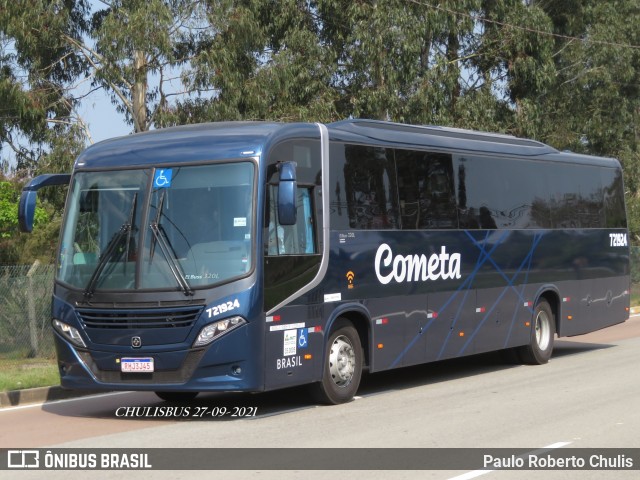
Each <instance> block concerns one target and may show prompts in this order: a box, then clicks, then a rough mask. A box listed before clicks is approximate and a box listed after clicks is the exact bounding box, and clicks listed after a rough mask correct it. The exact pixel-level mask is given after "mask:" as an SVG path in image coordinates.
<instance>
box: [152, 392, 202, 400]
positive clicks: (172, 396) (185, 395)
mask: <svg viewBox="0 0 640 480" xmlns="http://www.w3.org/2000/svg"><path fill="white" fill-rule="evenodd" d="M198 393H200V392H155V394H156V395H157V396H158V397H160V398H161V399H162V400H164V401H165V402H188V401H189V400H193V399H194V398H196V397H197V396H198Z"/></svg>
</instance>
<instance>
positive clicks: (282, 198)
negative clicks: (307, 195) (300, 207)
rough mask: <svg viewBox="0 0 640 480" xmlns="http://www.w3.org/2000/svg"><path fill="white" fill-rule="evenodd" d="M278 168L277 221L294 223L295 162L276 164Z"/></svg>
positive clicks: (285, 223)
mask: <svg viewBox="0 0 640 480" xmlns="http://www.w3.org/2000/svg"><path fill="white" fill-rule="evenodd" d="M278 169H279V170H280V177H279V182H280V183H279V184H278V222H279V223H280V225H295V224H296V192H297V190H298V182H297V180H296V162H282V163H279V164H278Z"/></svg>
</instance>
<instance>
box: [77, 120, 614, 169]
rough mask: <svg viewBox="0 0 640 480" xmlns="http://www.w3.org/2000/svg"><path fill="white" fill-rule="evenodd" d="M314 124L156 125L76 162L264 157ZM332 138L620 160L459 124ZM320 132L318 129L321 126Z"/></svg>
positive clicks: (368, 124) (342, 127) (376, 127)
mask: <svg viewBox="0 0 640 480" xmlns="http://www.w3.org/2000/svg"><path fill="white" fill-rule="evenodd" d="M315 128H316V127H315V125H313V124H301V123H275V122H219V123H202V124H196V125H185V126H179V127H170V128H164V129H159V130H152V131H149V132H145V133H139V134H133V135H128V136H125V137H119V138H114V139H110V140H105V141H103V142H100V143H97V144H95V145H93V146H91V147H89V148H88V149H87V150H85V151H84V152H83V153H82V154H81V155H80V156H79V157H78V160H77V161H76V165H75V166H76V167H80V168H105V167H106V168H108V167H124V166H131V167H135V166H142V165H150V164H153V165H161V164H163V163H175V161H176V159H180V160H181V161H184V162H198V161H211V160H221V159H228V158H242V157H253V156H258V155H260V154H261V153H262V151H263V150H264V148H265V145H267V144H269V143H271V142H273V141H274V140H276V139H284V138H296V137H299V136H306V137H307V138H308V137H309V134H310V132H311V130H312V129H313V130H315ZM327 128H328V130H329V138H330V139H331V140H332V141H337V142H346V143H356V144H361V145H374V146H381V147H396V148H419V149H429V148H433V149H437V150H439V151H450V152H459V153H465V152H468V153H471V152H473V153H478V154H483V153H484V154H498V155H505V156H513V157H521V158H537V159H539V160H548V161H552V162H553V161H555V162H558V161H560V162H568V163H580V164H594V165H601V166H608V167H614V168H619V163H618V161H617V160H615V159H611V158H603V157H594V156H587V155H580V154H575V153H571V152H559V151H558V150H556V149H555V148H553V147H550V146H549V145H546V144H544V143H541V142H538V141H535V140H529V139H523V138H518V137H514V136H511V135H503V134H497V133H486V132H479V131H473V130H463V129H458V128H449V127H437V126H416V125H405V124H399V123H392V122H384V121H379V120H357V119H353V120H343V121H340V122H334V123H330V124H328V125H327ZM315 131H316V132H317V130H315Z"/></svg>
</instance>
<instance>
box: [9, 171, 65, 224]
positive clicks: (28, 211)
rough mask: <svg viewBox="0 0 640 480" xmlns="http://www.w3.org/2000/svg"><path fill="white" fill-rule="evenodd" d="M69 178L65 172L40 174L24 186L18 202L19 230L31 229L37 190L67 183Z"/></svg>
mask: <svg viewBox="0 0 640 480" xmlns="http://www.w3.org/2000/svg"><path fill="white" fill-rule="evenodd" d="M70 180H71V175H69V174H66V173H58V174H50V175H40V176H38V177H36V178H34V179H33V180H31V181H30V182H29V183H28V184H27V185H25V186H24V188H23V189H22V195H20V203H19V204H18V223H19V225H20V231H21V232H25V233H31V231H32V230H33V218H34V216H35V213H36V200H37V197H38V190H40V189H41V188H43V187H51V186H53V185H68V184H69V181H70Z"/></svg>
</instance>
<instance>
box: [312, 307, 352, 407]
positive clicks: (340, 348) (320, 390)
mask: <svg viewBox="0 0 640 480" xmlns="http://www.w3.org/2000/svg"><path fill="white" fill-rule="evenodd" d="M362 358H363V352H362V345H361V343H360V337H359V336H358V332H357V331H356V329H355V328H354V327H353V325H352V324H351V323H350V322H349V321H347V320H345V319H339V320H338V321H337V322H336V325H335V327H334V329H333V331H332V333H331V335H329V339H328V341H327V345H326V347H325V355H324V368H323V372H322V381H321V382H318V383H315V384H313V385H312V386H311V388H312V393H313V395H314V397H315V399H316V400H318V401H320V402H322V403H328V404H333V405H337V404H339V403H345V402H348V401H350V400H351V399H352V398H353V396H354V395H355V394H356V392H357V391H358V387H359V386H360V378H361V377H362V363H363V362H362Z"/></svg>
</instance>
